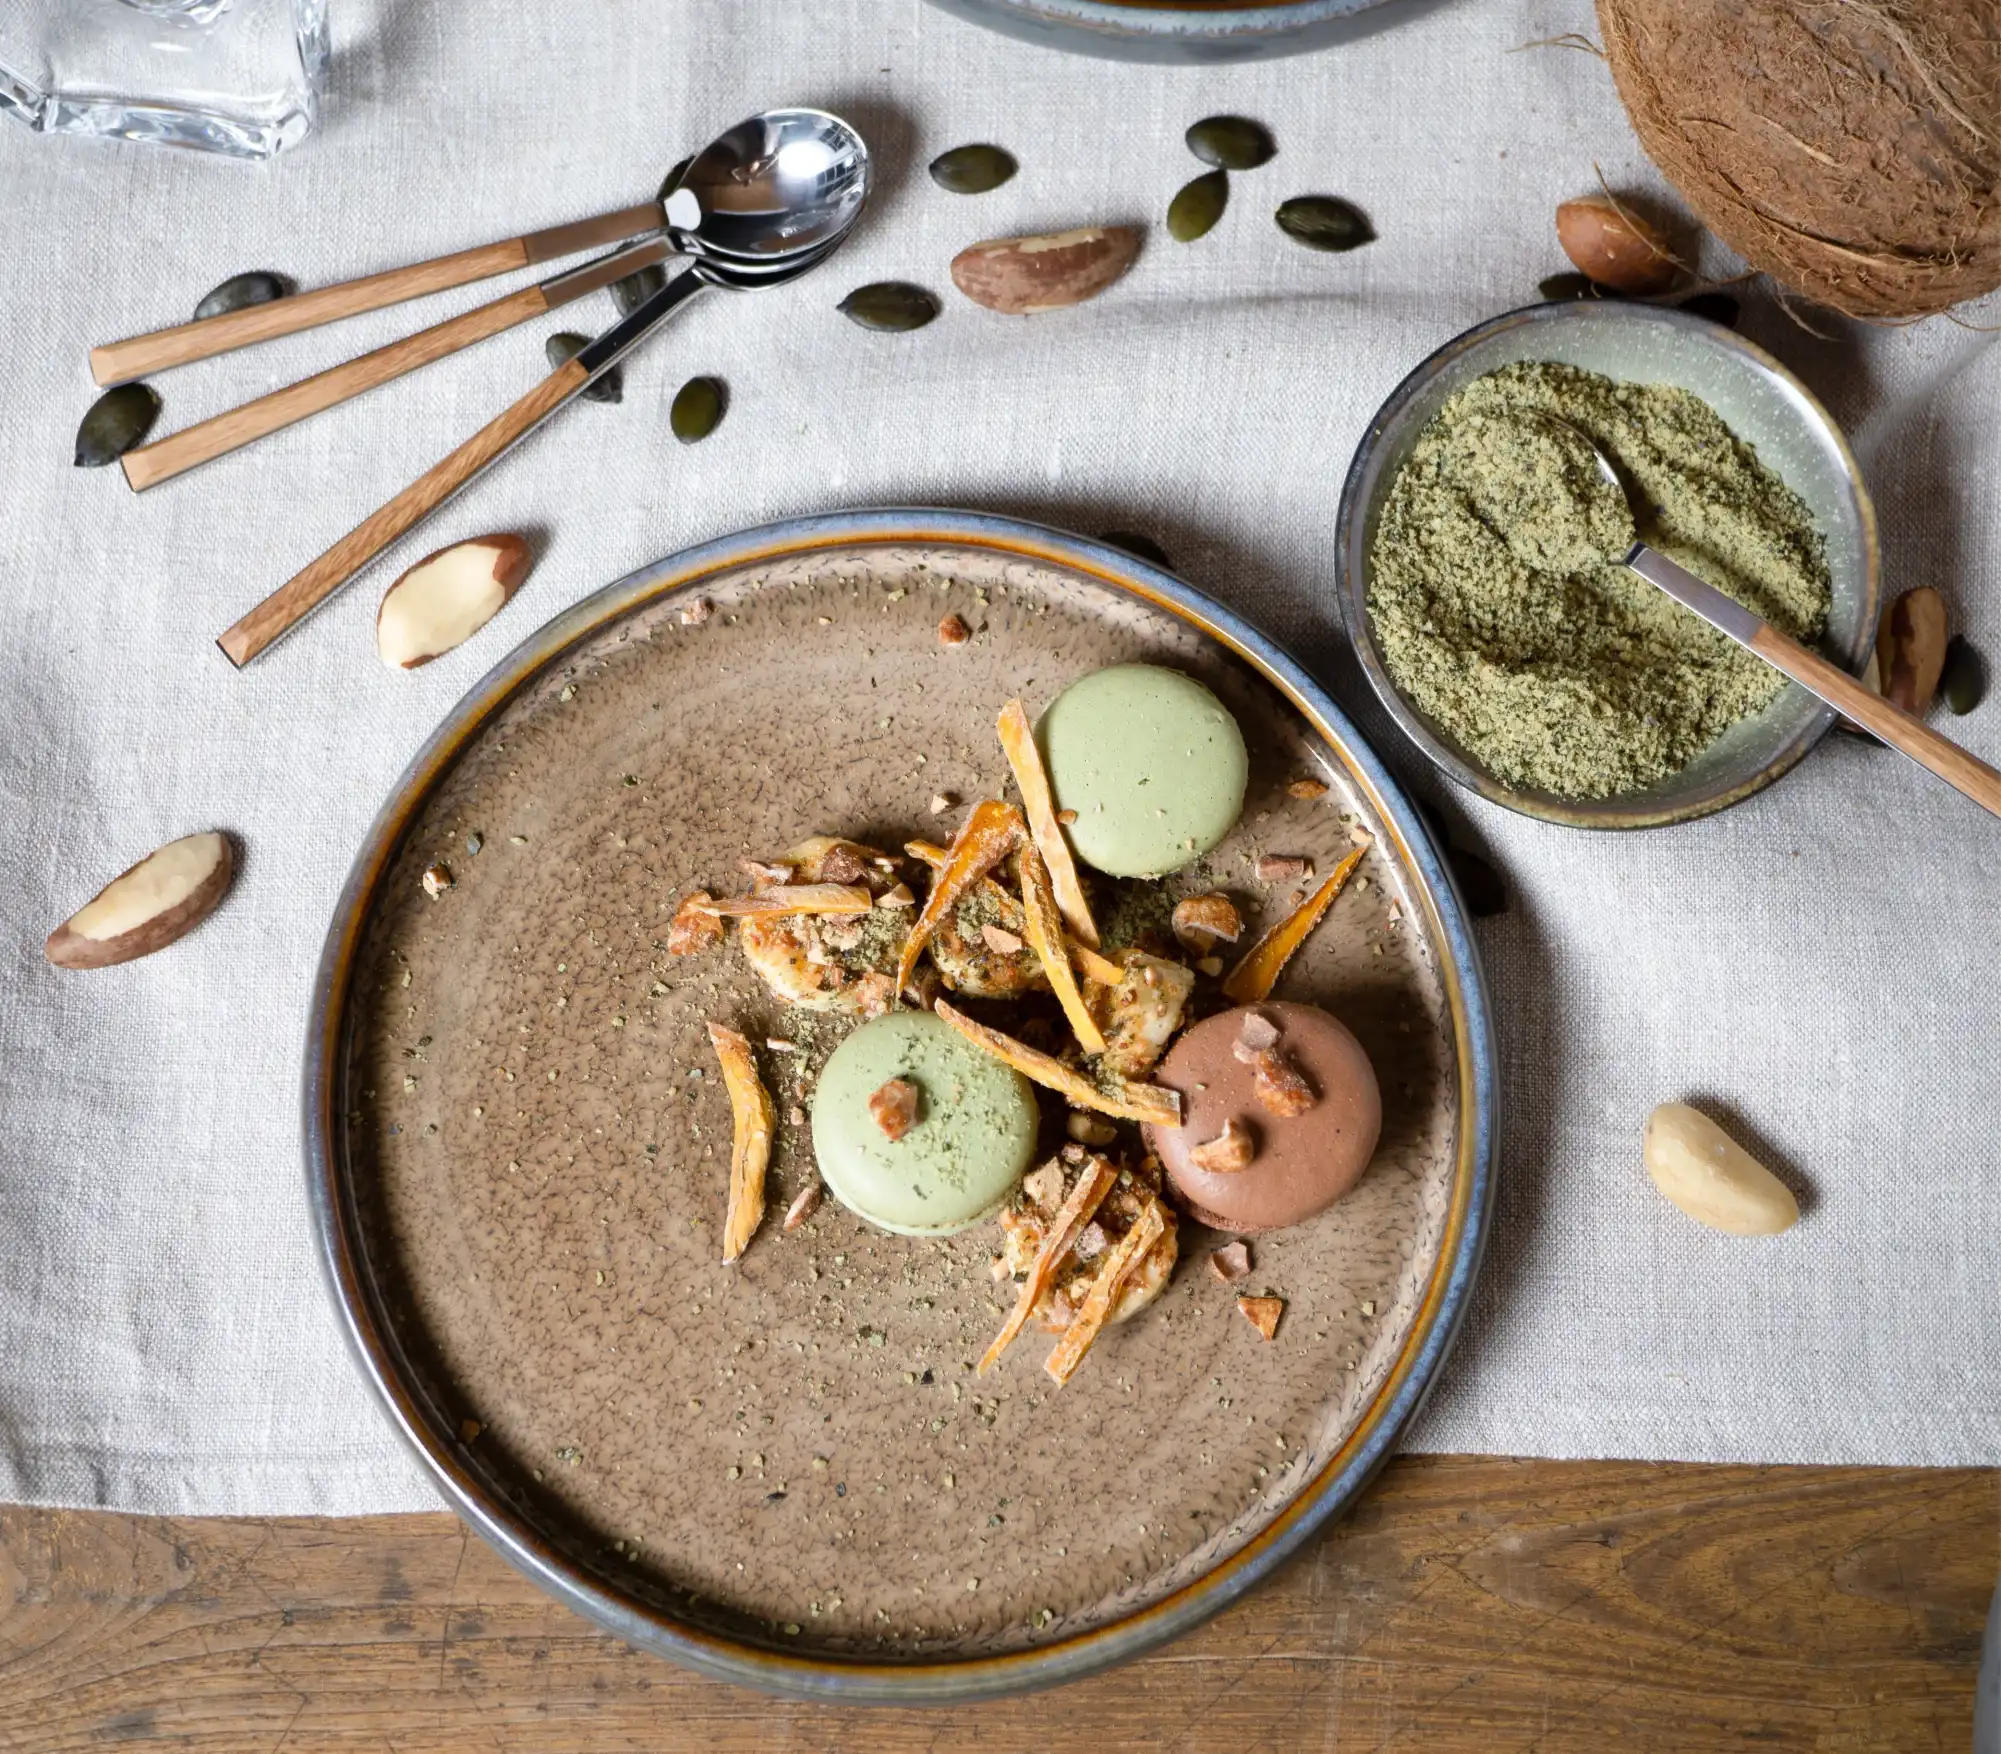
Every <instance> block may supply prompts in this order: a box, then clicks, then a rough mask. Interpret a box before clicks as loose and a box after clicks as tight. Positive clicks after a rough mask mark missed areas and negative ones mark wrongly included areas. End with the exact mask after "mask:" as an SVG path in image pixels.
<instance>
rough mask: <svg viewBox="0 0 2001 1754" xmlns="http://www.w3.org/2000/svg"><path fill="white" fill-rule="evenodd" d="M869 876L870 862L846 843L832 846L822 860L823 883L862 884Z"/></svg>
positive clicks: (821, 878)
mask: <svg viewBox="0 0 2001 1754" xmlns="http://www.w3.org/2000/svg"><path fill="white" fill-rule="evenodd" d="M868 874H869V867H868V860H867V859H865V858H864V857H863V856H862V854H861V853H860V851H859V850H858V849H856V848H854V847H851V846H849V845H848V844H847V843H846V842H845V841H837V842H836V843H835V844H834V845H833V846H830V847H829V848H828V849H827V850H826V852H825V853H824V854H823V855H822V857H821V859H820V881H821V882H822V883H860V882H861V881H863V879H865V878H866V877H867V876H868Z"/></svg>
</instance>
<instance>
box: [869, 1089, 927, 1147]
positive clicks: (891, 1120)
mask: <svg viewBox="0 0 2001 1754" xmlns="http://www.w3.org/2000/svg"><path fill="white" fill-rule="evenodd" d="M868 1112H869V1113H870V1115H872V1116H873V1117H874V1119H875V1124H876V1125H877V1126H878V1127H880V1128H881V1129H882V1130H883V1135H884V1137H886V1138H887V1139H889V1140H891V1141H892V1142H894V1141H895V1140H898V1139H901V1138H902V1137H903V1135H904V1134H905V1133H907V1132H909V1131H910V1129H911V1128H912V1127H914V1126H916V1125H917V1086H916V1085H915V1084H913V1083H911V1082H910V1080H909V1079H908V1078H892V1079H890V1081H889V1082H888V1083H887V1084H885V1085H884V1086H883V1087H882V1088H881V1089H880V1090H878V1091H876V1092H875V1093H874V1094H873V1095H872V1096H871V1097H870V1098H869V1099H868Z"/></svg>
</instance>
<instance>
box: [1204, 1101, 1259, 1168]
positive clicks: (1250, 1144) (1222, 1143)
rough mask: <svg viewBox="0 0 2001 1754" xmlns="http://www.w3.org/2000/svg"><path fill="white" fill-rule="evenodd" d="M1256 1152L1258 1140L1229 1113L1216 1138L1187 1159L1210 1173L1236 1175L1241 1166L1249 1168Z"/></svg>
mask: <svg viewBox="0 0 2001 1754" xmlns="http://www.w3.org/2000/svg"><path fill="white" fill-rule="evenodd" d="M1257 1154H1258V1142H1257V1140H1256V1139H1255V1138H1253V1137H1252V1136H1251V1130H1250V1128H1249V1127H1247V1126H1245V1125H1244V1123H1243V1122H1242V1121H1240V1120H1239V1119H1238V1118H1237V1117H1236V1116H1235V1115H1232V1116H1231V1117H1230V1118H1229V1119H1228V1120H1227V1121H1225V1122H1224V1123H1223V1130H1222V1131H1221V1132H1220V1133H1218V1134H1217V1135H1216V1137H1215V1138H1213V1139H1211V1140H1210V1141H1209V1142H1208V1143H1207V1144H1206V1145H1197V1146H1196V1147H1195V1148H1194V1150H1192V1151H1190V1152H1189V1153H1188V1161H1189V1162H1190V1163H1192V1164H1194V1166H1195V1167H1196V1168H1197V1169H1206V1170H1207V1171H1209V1173H1210V1174H1212V1175H1235V1174H1236V1173H1237V1171H1238V1170H1240V1169H1249V1168H1250V1166H1251V1160H1252V1159H1253V1158H1255V1157H1256V1156H1257Z"/></svg>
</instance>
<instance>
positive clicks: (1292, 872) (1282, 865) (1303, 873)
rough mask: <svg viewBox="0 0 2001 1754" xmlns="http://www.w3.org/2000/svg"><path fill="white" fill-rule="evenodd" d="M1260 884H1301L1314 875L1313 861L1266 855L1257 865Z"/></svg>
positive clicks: (1272, 854)
mask: <svg viewBox="0 0 2001 1754" xmlns="http://www.w3.org/2000/svg"><path fill="white" fill-rule="evenodd" d="M1257 873H1258V881H1259V882H1260V883H1299V882H1302V881H1304V880H1305V879H1306V878H1308V877H1311V876H1312V875H1313V861H1312V860H1311V859H1299V858H1291V857H1282V856H1281V855H1279V854H1277V853H1266V854H1265V855H1264V857H1263V858H1261V859H1259V860H1258V863H1257Z"/></svg>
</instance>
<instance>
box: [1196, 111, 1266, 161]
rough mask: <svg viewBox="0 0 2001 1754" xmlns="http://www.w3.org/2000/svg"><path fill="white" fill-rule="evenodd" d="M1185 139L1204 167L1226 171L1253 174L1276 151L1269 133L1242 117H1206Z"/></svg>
mask: <svg viewBox="0 0 2001 1754" xmlns="http://www.w3.org/2000/svg"><path fill="white" fill-rule="evenodd" d="M1186 139H1187V141H1188V150H1189V151H1190V152H1192V153H1194V154H1195V156H1196V157H1197V158H1199V159H1200V160H1201V161H1202V162H1203V163H1204V164H1213V165H1215V166H1216V167H1217V168H1218V169H1219V170H1226V171H1254V170H1256V169H1257V168H1258V166H1259V165H1261V164H1264V163H1265V162H1266V161H1267V160H1269V159H1270V157H1271V155H1272V154H1273V153H1275V152H1276V151H1277V150H1278V147H1277V146H1276V145H1274V144H1273V142H1272V137H1271V135H1270V134H1268V133H1267V132H1266V131H1265V130H1264V129H1263V128H1262V127H1261V126H1259V124H1258V123H1256V122H1253V121H1250V120H1249V119H1248V118H1246V117H1243V116H1205V117H1204V118H1203V119H1202V120H1201V121H1199V122H1197V123H1196V124H1195V125H1194V126H1193V127H1192V128H1190V129H1189V130H1188V133H1187V136H1186Z"/></svg>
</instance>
